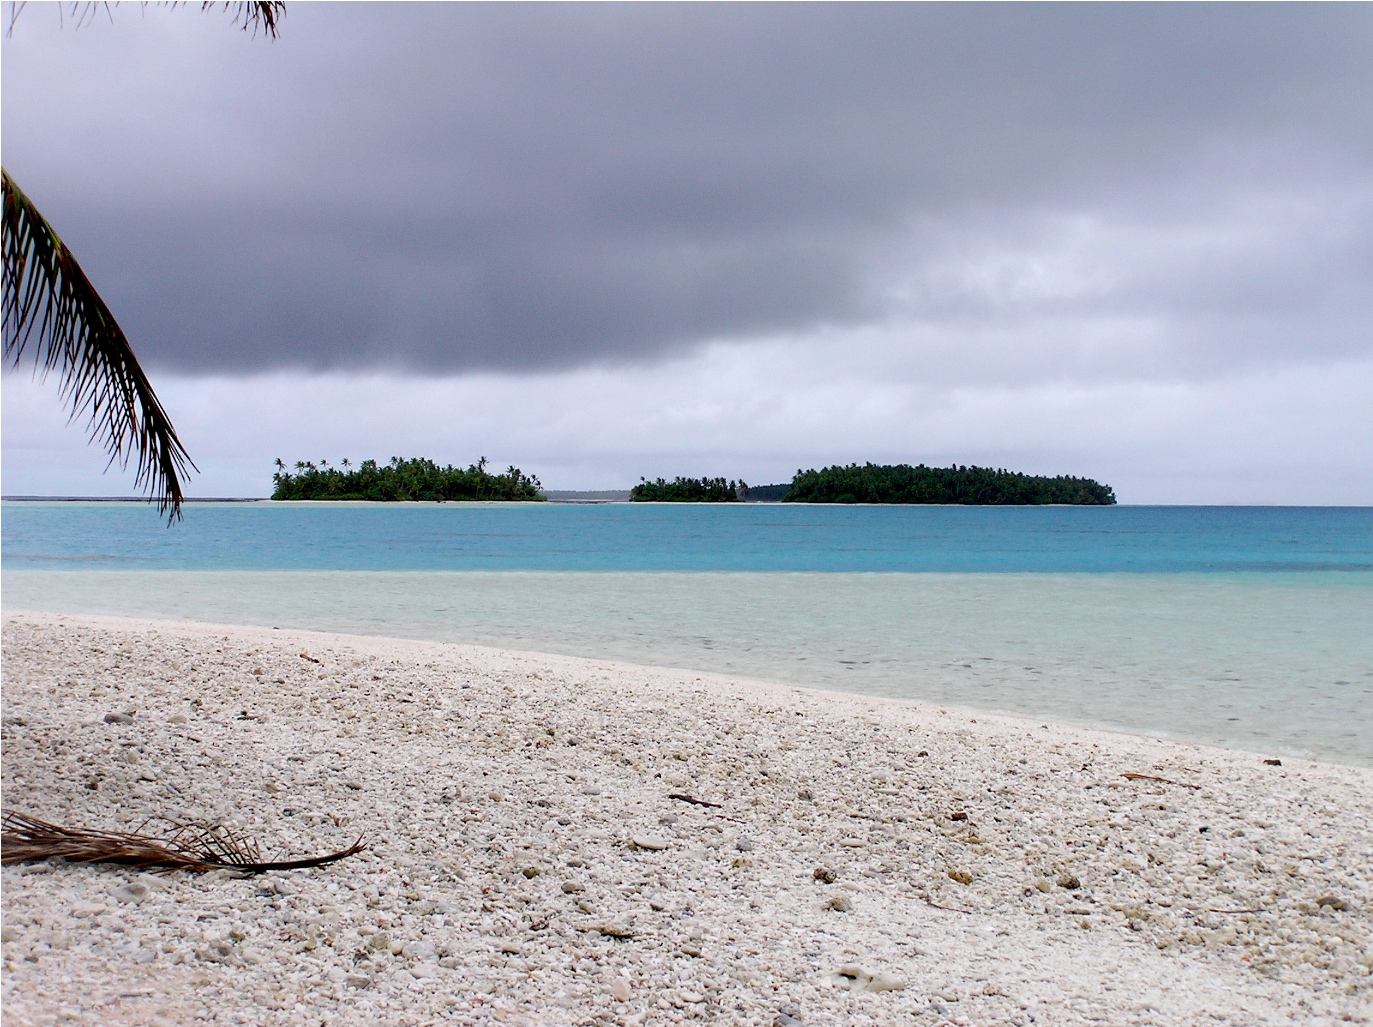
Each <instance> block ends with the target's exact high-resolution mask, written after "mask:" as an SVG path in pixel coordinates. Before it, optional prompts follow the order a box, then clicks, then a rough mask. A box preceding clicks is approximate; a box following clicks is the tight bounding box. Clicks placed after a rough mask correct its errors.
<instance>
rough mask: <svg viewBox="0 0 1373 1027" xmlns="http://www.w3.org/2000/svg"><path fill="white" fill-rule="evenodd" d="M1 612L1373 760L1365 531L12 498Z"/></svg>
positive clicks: (971, 513)
mask: <svg viewBox="0 0 1373 1027" xmlns="http://www.w3.org/2000/svg"><path fill="white" fill-rule="evenodd" d="M0 555H2V556H3V567H4V574H3V601H4V604H5V607H6V609H11V610H12V609H44V610H59V611H69V612H95V613H115V614H129V615H140V616H155V617H170V618H188V619H196V620H209V621H218V622H227V623H245V624H263V625H276V626H282V627H288V626H289V627H304V628H314V629H321V630H334V631H347V632H354V633H360V634H375V635H395V636H402V637H413V638H431V639H439V640H445V641H460V642H473V643H479V644H486V645H498V646H507V647H513V648H521V649H529V650H541V651H549V652H559V653H567V654H570V655H582V656H593V657H600V658H608V659H620V660H629V661H633V662H639V663H649V664H657V665H664V666H676V667H685V668H692V669H700V670H709V671H718V672H725V673H731V674H737V675H745V676H751V677H760V678H767V679H772V680H781V681H787V682H792V683H796V684H801V685H808V686H814V687H821V688H831V689H838V690H843V691H849V692H856V693H862V694H869V695H882V696H892V697H898V698H905V699H916V700H921V701H928V702H939V703H946V704H953V705H959V706H965V707H971V708H975V709H982V710H996V711H1005V712H1011V713H1017V714H1024V715H1029V716H1034V717H1044V718H1053V719H1056V720H1061V721H1072V722H1079V723H1090V724H1095V725H1099V726H1106V727H1114V728H1118V729H1121V730H1126V731H1133V732H1140V733H1150V734H1156V735H1161V736H1167V737H1173V738H1179V739H1190V740H1194V741H1201V742H1207V743H1215V744H1222V745H1228V746H1232V747H1235V748H1241V749H1248V750H1254V751H1261V752H1264V753H1266V754H1279V755H1283V754H1303V755H1311V756H1315V757H1318V758H1321V759H1327V760H1333V761H1338V762H1347V763H1356V764H1363V765H1373V510H1369V509H1363V508H1354V509H1351V508H1334V509H1294V508H1224V507H1205V508H1185V507H1112V508H1062V507H1051V508H1024V507H1019V508H1000V509H998V508H985V507H982V508H951V507H860V508H855V507H791V506H773V505H769V506H761V505H759V506H753V505H750V506H728V507H726V506H673V505H646V506H639V505H633V506H630V505H611V506H564V505H551V504H548V505H544V504H521V505H500V504H492V505H466V504H463V505H458V504H445V505H442V506H431V505H404V506H370V505H369V506H361V505H348V504H318V505H316V504H308V505H276V504H192V505H190V506H189V507H188V508H187V513H186V518H185V520H184V522H182V523H181V524H180V525H177V526H176V527H173V528H170V529H168V528H167V527H165V526H164V524H163V523H162V522H161V521H160V520H159V519H158V518H157V516H156V514H155V513H154V512H153V511H151V510H150V509H148V508H147V507H145V506H141V505H137V504H116V503H5V504H4V506H3V520H2V521H0Z"/></svg>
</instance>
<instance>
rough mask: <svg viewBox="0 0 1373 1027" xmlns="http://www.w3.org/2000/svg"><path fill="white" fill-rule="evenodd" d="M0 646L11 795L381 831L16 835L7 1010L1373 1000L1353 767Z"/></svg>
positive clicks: (87, 627) (850, 1018) (276, 664)
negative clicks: (64, 839)
mask: <svg viewBox="0 0 1373 1027" xmlns="http://www.w3.org/2000/svg"><path fill="white" fill-rule="evenodd" d="M4 643H5V645H4V671H5V694H4V714H5V725H4V728H3V732H4V759H3V763H4V766H3V774H4V783H5V804H6V806H10V807H19V808H22V809H25V810H26V811H27V812H30V813H33V814H35V815H37V816H40V817H44V818H45V819H50V820H54V821H58V822H67V823H71V824H72V825H74V826H75V825H81V826H90V827H115V828H118V827H121V826H122V827H124V829H131V828H132V827H133V826H134V825H136V824H137V823H139V822H140V821H142V820H143V819H146V817H148V816H150V815H158V814H165V815H174V816H180V817H196V818H206V819H213V820H219V821H232V822H234V823H237V824H238V825H240V826H241V827H242V828H243V829H244V830H246V831H248V832H249V833H250V834H253V835H256V836H258V837H260V838H261V839H262V841H263V843H264V848H265V849H270V850H273V851H275V850H276V849H278V848H282V849H285V850H287V851H289V852H291V853H292V854H297V855H304V854H313V853H315V852H318V851H324V850H326V849H333V848H339V847H342V845H346V844H347V843H348V842H351V841H352V838H353V837H355V836H356V834H357V833H359V832H361V833H362V834H364V836H365V838H364V840H365V841H367V842H368V843H369V844H370V845H371V846H372V848H371V850H370V851H369V852H368V853H367V854H365V855H363V856H359V857H354V858H352V859H350V860H347V861H345V862H343V863H340V864H336V865H334V866H331V867H323V868H318V869H315V870H309V871H300V872H292V873H286V874H275V873H274V874H270V875H267V876H266V877H265V878H257V879H247V880H232V879H208V878H204V877H202V878H190V877H186V876H184V875H182V874H173V875H170V876H169V877H167V878H155V879H153V881H152V882H150V883H143V882H144V879H143V878H141V877H139V875H137V874H135V873H132V872H130V871H127V870H121V869H118V868H80V869H78V868H57V869H50V868H48V867H47V866H46V865H39V866H37V867H32V868H18V867H7V868H5V870H4V883H5V888H4V900H3V901H4V925H5V943H4V953H5V962H4V970H5V973H4V978H5V1004H6V1016H7V1019H12V1020H13V1022H16V1023H29V1022H33V1023H37V1022H41V1020H42V1018H43V1017H45V1016H58V1015H61V1014H62V1011H63V1009H68V1010H71V1011H75V1012H77V1013H80V1014H81V1015H84V1016H87V1017H88V1018H89V1019H90V1022H100V1023H154V1022H158V1021H157V1019H156V1018H158V1017H161V1018H162V1019H163V1020H165V1021H166V1022H171V1023H185V1022H193V1021H194V1022H201V1021H203V1022H216V1023H232V1022H253V1023H271V1024H277V1023H281V1024H294V1023H297V1022H304V1020H305V1016H306V1013H307V1012H308V1013H309V1014H310V1016H312V1017H313V1022H320V1020H321V1019H324V1020H326V1021H327V1022H333V1023H350V1024H351V1023H368V1022H374V1021H377V1022H386V1023H392V1022H394V1023H404V1022H428V1021H429V1020H431V1019H435V1018H442V1019H444V1020H445V1021H451V1022H454V1023H464V1024H477V1023H493V1022H503V1023H528V1024H531V1025H532V1024H544V1025H553V1024H591V1023H598V1024H599V1023H605V1024H610V1023H616V1024H626V1025H628V1024H646V1023H673V1022H688V1021H699V1022H717V1023H740V1024H745V1023H747V1024H762V1025H772V1024H775V1023H778V1022H788V1021H787V1020H785V1019H783V1018H784V1017H789V1018H791V1019H792V1020H795V1021H799V1022H801V1023H805V1024H808V1025H817V1024H831V1023H832V1024H840V1023H844V1024H849V1023H873V1024H882V1023H891V1022H903V1023H914V1024H922V1025H923V1024H930V1025H934V1024H941V1023H954V1024H959V1023H976V1024H982V1023H997V1024H1016V1025H1027V1024H1029V1023H1031V1022H1039V1023H1043V1022H1052V1023H1073V1024H1075V1023H1087V1022H1092V1021H1093V1020H1099V1019H1102V1018H1104V1019H1106V1020H1107V1021H1109V1022H1120V1023H1125V1022H1129V1023H1140V1024H1160V1025H1162V1024H1187V1023H1193V1022H1196V1020H1198V1019H1200V1018H1202V1017H1203V1016H1211V1017H1215V1018H1216V1019H1217V1020H1218V1021H1219V1022H1226V1021H1230V1022H1236V1023H1241V1022H1242V1023H1250V1024H1257V1023H1279V1022H1282V1023H1290V1022H1292V1020H1291V1019H1290V1017H1292V1016H1295V1017H1299V1018H1303V1019H1304V1020H1305V1022H1315V1019H1314V1018H1315V1017H1319V1016H1324V1017H1327V1018H1329V1019H1330V1020H1331V1021H1332V1022H1333V1021H1336V1020H1340V1019H1341V1018H1349V1022H1354V1023H1369V1022H1373V1014H1371V1013H1370V1009H1371V1008H1373V1003H1371V1002H1370V999H1371V998H1373V977H1371V976H1370V973H1371V972H1373V941H1371V940H1370V939H1373V931H1371V930H1370V915H1371V914H1373V874H1370V869H1369V868H1370V867H1371V866H1373V770H1369V769H1366V768H1359V767H1352V766H1346V765H1340V764H1326V763H1316V762H1312V761H1308V760H1301V759H1289V758H1287V757H1284V758H1283V760H1282V764H1283V765H1282V766H1277V767H1275V766H1270V765H1268V764H1266V763H1265V762H1264V761H1263V759H1262V758H1261V757H1260V756H1257V755H1254V754H1250V753H1246V752H1242V751H1237V750H1228V749H1218V748H1213V747H1207V746H1200V745H1194V744H1191V743H1181V742H1168V741H1162V740H1158V739H1154V738H1149V737H1145V736H1138V735H1125V734H1119V733H1113V732H1108V731H1102V730H1097V729H1088V728H1079V727H1069V726H1064V725H1059V724H1054V723H1052V722H1043V721H1036V720H1031V719H1027V718H1023V717H1014V716H1009V715H1002V714H987V713H982V712H976V711H969V710H962V709H957V708H953V707H947V706H946V707H943V708H941V707H937V706H928V705H922V704H918V703H912V702H908V701H905V700H899V699H886V698H879V697H872V696H863V695H854V694H851V693H838V692H828V691H822V690H818V689H811V688H805V687H802V686H797V685H791V684H777V683H769V682H762V681H757V680H750V679H741V678H736V677H730V676H727V675H721V674H713V673H701V672H694V671H681V670H671V669H666V668H659V667H645V666H639V665H633V664H624V663H611V662H607V661H600V660H588V659H585V658H581V657H575V656H555V655H547V654H538V653H526V652H516V651H511V650H500V649H489V648H484V647H479V646H470V645H456V644H451V643H443V642H429V641H422V640H413V639H394V638H381V637H374V636H357V635H336V634H324V633H318V632H304V631H296V630H291V629H283V630H273V629H271V628H250V627H243V626H226V625H214V624H206V623H200V622H190V621H154V620H147V619H142V618H139V619H133V618H116V617H103V616H85V615H63V614H49V613H16V612H13V611H6V613H5V615H4ZM255 671H260V673H255ZM125 708H133V709H136V713H135V715H134V716H133V719H132V723H129V724H109V723H106V722H105V721H104V720H103V717H104V714H105V713H109V712H121V711H122V710H123V709H125ZM130 757H132V758H130ZM1126 775H1133V776H1126ZM92 782H94V784H95V787H91V785H92ZM674 795H676V796H690V797H691V798H694V799H699V800H702V801H704V802H711V803H718V804H719V805H718V806H702V805H698V804H696V803H691V802H687V801H684V800H682V799H680V798H673V796H674ZM19 800H22V801H19ZM288 811H289V812H288ZM345 836H346V838H345ZM822 870H823V871H826V872H827V874H828V875H832V876H833V878H834V879H833V880H832V881H828V882H827V881H825V880H823V879H821V878H817V877H816V873H817V872H819V871H822ZM823 876H825V875H823V874H822V877H823ZM140 883H142V887H143V897H142V898H140V899H138V900H137V901H120V899H119V898H118V897H117V895H116V893H118V892H119V890H120V889H121V888H126V887H127V886H129V885H135V886H137V885H140ZM137 890H138V889H137V887H135V889H134V891H135V892H137ZM124 894H128V893H127V892H125V893H124ZM1327 899H1328V900H1330V901H1329V902H1326V901H1323V900H1327ZM1337 907H1339V908H1337ZM383 935H384V938H383V937H382V936H383ZM30 957H32V958H30ZM64 978H70V979H71V983H63V979H64ZM208 996H215V997H214V999H213V1001H210V1000H209V999H208ZM202 1014H203V1015H202ZM1032 1018H1033V1019H1032Z"/></svg>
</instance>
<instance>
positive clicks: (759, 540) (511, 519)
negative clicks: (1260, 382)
mask: <svg viewBox="0 0 1373 1027" xmlns="http://www.w3.org/2000/svg"><path fill="white" fill-rule="evenodd" d="M0 555H3V559H4V563H5V565H6V566H7V567H10V568H16V569H17V568H31V569H43V568H46V569H59V568H67V569H106V570H113V569H119V568H128V569H142V570H149V569H163V570H387V571H409V570H450V571H462V570H482V571H491V570H537V571H835V572H856V571H889V572H920V571H939V572H952V573H960V572H968V573H976V572H983V573H985V572H1019V573H1025V572H1030V573H1035V572H1038V573H1073V572H1088V573H1120V572H1144V573H1177V572H1200V573H1206V572H1211V573H1217V572H1219V573H1225V572H1236V571H1248V572H1292V571H1298V572H1320V571H1343V572H1350V571H1353V572H1368V571H1373V508H1368V507H1352V508H1351V507H1178V506H1156V507H1145V506H1116V507H943V506H918V507H900V506H785V505H754V504H750V505H685V504H684V505H675V504H661V505H660V504H633V505H630V504H609V505H595V506H583V505H564V504H538V503H529V504H456V503H448V504H443V505H427V504H426V505H419V504H414V505H411V504H404V505H371V504H299V505H296V504H289V505H288V504H267V503H242V504H226V503H192V504H189V505H188V506H187V507H186V513H185V519H184V520H183V521H182V522H181V523H179V524H177V525H175V526H173V527H170V528H169V527H167V525H166V523H165V522H164V521H163V520H162V519H161V518H159V517H158V515H157V513H156V512H155V511H154V510H153V509H151V508H150V507H148V506H145V505H142V504H136V503H65V502H51V503H49V502H6V503H4V504H3V520H2V521H0ZM1370 580H1371V581H1373V579H1370Z"/></svg>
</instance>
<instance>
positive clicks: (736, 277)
mask: <svg viewBox="0 0 1373 1027" xmlns="http://www.w3.org/2000/svg"><path fill="white" fill-rule="evenodd" d="M3 48H4V50H3V125H2V129H3V149H4V163H5V166H6V168H7V169H8V170H9V171H10V173H11V174H12V175H13V176H14V177H15V178H16V180H17V181H18V182H19V184H20V185H21V186H22V187H23V188H24V189H25V190H26V191H27V192H28V193H29V195H30V196H31V198H32V199H33V200H34V201H35V202H36V203H37V204H38V206H39V208H40V209H41V210H42V211H43V212H44V213H45V215H46V216H47V217H48V219H49V220H50V221H51V222H52V223H53V225H54V227H55V228H56V229H57V231H58V232H59V233H60V234H61V235H62V236H63V238H64V240H65V241H66V242H67V243H68V245H69V246H70V247H71V248H72V249H73V251H74V252H75V253H76V255H77V257H78V259H80V260H81V261H82V264H83V266H84V267H85V269H86V271H87V273H88V275H89V276H90V277H91V279H92V280H93V281H94V282H95V283H96V285H97V288H99V289H100V291H101V293H102V295H103V296H104V297H105V299H106V301H107V302H108V304H109V305H110V307H111V308H112V309H113V310H114V312H115V314H116V316H117V317H119V319H120V322H121V324H122V325H123V326H124V328H125V330H126V332H127V333H128V335H129V337H130V339H131V340H132V341H133V344H134V346H135V349H136V350H137V352H138V353H139V355H140V357H141V358H142V360H143V362H144V364H145V366H146V367H147V368H148V370H149V371H150V373H151V374H152V375H153V378H154V383H155V385H156V386H157V387H158V389H159V392H160V394H161V395H162V398H163V400H164V402H165V403H166V405H167V406H168V408H169V410H170V412H171V413H172V415H173V418H174V420H175V422H176V423H177V425H178V427H179V428H180V429H181V431H182V435H183V439H184V441H185V442H186V444H187V446H188V448H189V449H190V450H191V453H192V456H193V457H194V458H195V459H196V462H197V463H198V464H199V466H200V468H201V471H202V474H201V475H200V476H199V477H198V478H196V479H195V480H194V481H193V482H192V485H191V492H192V494H199V495H253V494H265V492H266V491H268V490H269V489H270V482H269V477H270V473H271V470H272V466H271V464H272V460H273V459H274V458H275V457H277V456H281V457H282V458H284V459H286V460H287V461H288V462H294V461H295V460H297V459H314V460H318V459H320V458H328V459H330V460H331V461H333V460H337V459H338V458H339V457H343V456H348V457H351V458H352V459H353V460H354V461H357V460H361V459H363V458H366V457H377V458H380V459H383V460H384V459H386V458H388V457H390V456H391V455H393V454H395V455H429V456H432V457H435V458H437V459H439V460H441V461H445V462H446V461H450V460H451V461H454V462H460V463H464V464H465V463H467V462H470V461H472V460H475V459H476V458H477V457H478V456H481V455H486V456H489V457H490V458H491V459H492V460H493V461H495V462H497V463H499V464H501V465H504V464H506V463H510V462H514V463H517V464H519V465H520V466H521V467H522V468H523V469H524V470H526V471H528V472H532V473H534V474H537V475H539V476H540V477H541V478H542V479H543V481H544V483H545V485H547V486H549V487H553V488H597V487H603V488H610V487H628V485H630V484H632V483H633V482H635V481H637V480H638V478H639V476H640V475H648V476H650V477H652V476H656V475H659V474H663V475H667V476H669V477H670V476H672V475H675V474H693V475H700V474H711V475H715V474H724V475H728V476H732V477H733V476H743V477H745V478H746V479H747V480H749V481H751V482H755V483H762V482H769V481H784V480H787V479H788V478H789V477H790V475H791V474H792V472H794V471H795V470H796V469H797V468H798V467H802V466H806V467H809V466H819V465H822V464H826V463H833V462H849V461H853V460H859V461H861V460H866V459H872V460H878V461H898V460H899V461H908V462H912V463H914V462H927V463H944V464H947V463H949V462H959V463H984V464H985V463H992V464H998V465H1002V464H1004V465H1008V466H1011V467H1013V468H1016V469H1023V470H1027V471H1034V472H1043V473H1077V474H1086V475H1091V476H1094V477H1098V478H1100V479H1102V480H1105V481H1108V482H1109V483H1111V484H1112V485H1114V486H1115V487H1116V490H1117V493H1118V494H1119V495H1120V497H1121V498H1122V500H1124V501H1129V502H1274V501H1277V502H1284V501H1288V502H1336V503H1349V502H1355V503H1373V412H1371V410H1373V403H1370V402H1369V399H1368V397H1369V396H1370V395H1373V330H1370V327H1371V326H1373V118H1370V116H1369V111H1370V110H1373V7H1370V6H1368V5H1344V6H1332V7H1321V6H1310V5H1301V6H1261V7H1248V6H1237V5H1218V6H1203V7H1181V6H1152V5H1151V6H1140V5H1117V6H1106V7H1095V6H1085V5H1069V6H1062V7H1057V6H1055V7H1044V6H1032V5H1014V6H993V5H971V6H949V5H938V6H929V7H925V6H908V5H880V6H866V5H853V4H843V5H835V6H818V5H807V6H800V7H792V6H785V5H763V6H747V5H728V6H688V5H680V4H678V5H652V6H642V7H639V6H622V5H593V6H579V5H555V6H546V7H545V6H530V5H517V6H493V7H484V6H476V5H461V6H458V5H445V4H423V5H408V4H385V5H368V4H348V5H329V4H308V5H307V4H288V10H287V17H286V20H285V22H284V24H283V26H282V33H281V38H280V39H279V40H277V41H276V42H268V41H266V40H265V39H263V38H261V37H259V38H258V39H256V40H254V39H252V38H250V37H249V36H247V35H245V34H243V33H241V32H238V31H236V30H235V29H234V28H233V27H232V26H231V25H230V24H229V23H228V20H227V19H226V18H225V17H224V16H223V15H221V14H218V13H215V14H202V13H201V12H199V10H198V9H196V8H195V7H194V6H192V7H187V8H181V9H175V10H166V9H160V8H153V7H150V8H148V9H146V10H142V9H140V8H139V7H138V5H132V4H129V5H124V6H121V7H119V8H117V9H115V10H114V11H113V15H112V23H111V19H106V18H104V17H103V16H102V17H100V18H97V19H96V20H95V21H93V22H92V23H90V24H87V25H84V26H82V27H80V28H74V27H73V26H72V24H71V22H70V19H68V21H67V24H66V25H65V26H63V25H62V24H61V22H60V19H59V17H58V12H57V10H56V8H55V7H52V6H50V5H44V4H38V3H30V4H29V5H28V6H27V7H26V8H25V9H24V11H23V12H22V14H21V15H20V17H19V20H18V23H17V25H16V27H15V31H14V34H13V38H11V39H7V40H5V41H4V43H3ZM64 421H65V417H64V415H63V414H62V411H61V409H60V406H59V405H58V402H57V400H56V398H55V395H54V390H53V389H52V388H51V385H47V386H35V385H34V384H32V383H30V382H29V380H28V379H27V377H26V376H24V375H22V374H21V375H18V376H16V375H14V374H9V375H6V378H5V382H4V411H3V429H4V437H3V445H4V454H3V456H4V460H3V489H4V492H5V493H6V494H9V495H15V494H31V493H45V494H53V493H58V494H127V493H129V492H130V475H128V474H127V473H125V474H120V473H119V472H118V470H117V469H116V470H111V471H110V472H109V473H108V474H103V475H102V473H101V472H102V470H103V468H104V459H103V457H102V456H101V454H100V453H99V452H98V451H96V450H88V449H87V447H86V445H85V440H84V435H83V434H82V433H81V431H80V430H79V429H78V428H75V427H73V428H67V427H65V426H64Z"/></svg>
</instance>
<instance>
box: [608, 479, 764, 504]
mask: <svg viewBox="0 0 1373 1027" xmlns="http://www.w3.org/2000/svg"><path fill="white" fill-rule="evenodd" d="M747 492H748V486H747V485H745V484H744V483H743V482H742V481H726V480H725V479H724V478H674V479H673V480H672V481H667V480H665V479H663V478H658V479H657V480H655V481H647V480H645V479H643V478H640V479H639V484H637V485H635V486H634V487H633V488H632V489H630V490H629V501H630V502H631V503H738V502H740V501H741V495H740V494H741V493H744V494H747Z"/></svg>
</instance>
